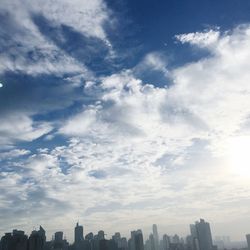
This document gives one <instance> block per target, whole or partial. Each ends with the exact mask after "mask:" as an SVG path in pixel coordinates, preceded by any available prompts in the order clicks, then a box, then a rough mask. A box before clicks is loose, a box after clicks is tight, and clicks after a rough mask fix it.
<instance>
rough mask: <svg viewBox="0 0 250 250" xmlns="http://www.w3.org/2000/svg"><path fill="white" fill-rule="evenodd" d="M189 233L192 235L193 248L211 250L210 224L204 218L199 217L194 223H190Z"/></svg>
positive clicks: (212, 247) (195, 249)
mask: <svg viewBox="0 0 250 250" xmlns="http://www.w3.org/2000/svg"><path fill="white" fill-rule="evenodd" d="M190 231H191V235H192V236H193V246H194V250H213V249H214V246H213V240H212V234H211V230H210V225H209V223H208V222H205V220H203V219H200V221H199V222H198V221H197V222H196V223H195V225H190Z"/></svg>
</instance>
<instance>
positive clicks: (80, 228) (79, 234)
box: [75, 222, 83, 244]
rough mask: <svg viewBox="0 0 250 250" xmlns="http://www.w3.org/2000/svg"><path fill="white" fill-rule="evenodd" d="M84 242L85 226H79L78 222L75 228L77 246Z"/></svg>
mask: <svg viewBox="0 0 250 250" xmlns="http://www.w3.org/2000/svg"><path fill="white" fill-rule="evenodd" d="M81 241H83V226H79V224H78V222H77V224H76V227H75V244H78V243H80V242H81Z"/></svg>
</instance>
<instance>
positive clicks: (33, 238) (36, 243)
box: [29, 226, 46, 250]
mask: <svg viewBox="0 0 250 250" xmlns="http://www.w3.org/2000/svg"><path fill="white" fill-rule="evenodd" d="M45 242H46V236H45V230H44V229H43V228H42V226H40V228H39V230H38V231H35V230H34V231H32V233H31V235H30V237H29V250H42V249H43V248H44V246H45Z"/></svg>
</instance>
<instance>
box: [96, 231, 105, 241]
mask: <svg viewBox="0 0 250 250" xmlns="http://www.w3.org/2000/svg"><path fill="white" fill-rule="evenodd" d="M104 239H105V237H104V231H103V230H100V231H99V232H98V240H104Z"/></svg>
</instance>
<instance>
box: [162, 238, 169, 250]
mask: <svg viewBox="0 0 250 250" xmlns="http://www.w3.org/2000/svg"><path fill="white" fill-rule="evenodd" d="M169 248H170V237H169V236H168V235H166V234H164V235H163V238H162V249H163V250H169Z"/></svg>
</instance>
